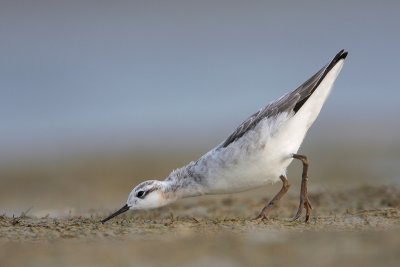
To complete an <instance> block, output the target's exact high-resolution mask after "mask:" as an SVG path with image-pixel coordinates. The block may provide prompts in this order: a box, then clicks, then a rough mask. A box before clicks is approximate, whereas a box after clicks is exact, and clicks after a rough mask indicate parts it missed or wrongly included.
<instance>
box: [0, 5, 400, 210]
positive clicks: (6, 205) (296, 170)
mask: <svg viewBox="0 0 400 267" xmlns="http://www.w3.org/2000/svg"><path fill="white" fill-rule="evenodd" d="M399 11H400V3H399V2H398V1H389V0H387V1H383V2H377V1H366V0H364V1H329V2H326V1H324V2H321V1H301V2H299V1H286V0H284V1H274V2H272V1H225V0H213V1H151V0H146V1H140V0H135V1H112V2H111V1H90V0H87V1H74V0H71V1H40V0H37V1H27V0H25V1H18V0H13V1H11V0H10V1H9V0H1V1H0V40H1V41H0V203H1V204H0V213H6V214H9V215H11V214H18V213H20V212H22V211H25V210H27V209H29V208H32V209H31V214H36V215H43V214H50V215H63V214H71V210H72V211H74V210H88V209H100V208H107V209H112V208H115V207H119V206H120V204H121V203H123V202H125V199H126V196H127V194H128V192H129V191H130V190H131V188H132V187H133V186H134V185H135V183H137V182H139V181H142V180H145V179H147V178H157V177H159V178H161V179H162V178H163V177H165V176H166V175H168V173H169V172H170V171H171V170H172V169H174V168H177V167H180V166H182V165H184V164H186V163H188V162H189V161H191V160H195V159H197V158H198V157H199V156H201V155H202V154H203V153H205V152H207V151H208V150H209V149H211V148H212V147H213V146H215V145H217V144H218V143H219V142H221V141H223V140H224V138H226V137H227V136H228V135H229V134H230V133H231V132H232V131H233V130H234V129H235V127H236V126H238V125H239V124H240V123H241V122H242V121H243V120H244V119H246V118H247V117H248V116H249V115H251V114H252V113H253V112H255V111H256V110H258V109H259V108H260V107H262V106H264V105H266V104H267V103H269V102H270V101H272V100H274V99H276V98H278V97H280V96H281V95H283V94H284V93H286V92H288V91H289V90H292V89H294V88H296V87H297V86H298V85H300V84H301V83H302V82H303V81H305V80H306V79H307V78H309V77H310V76H311V75H312V74H314V73H315V72H316V71H317V70H319V69H320V68H321V67H322V66H323V65H325V64H326V63H328V62H329V61H330V60H331V59H332V57H333V56H334V55H335V54H336V53H337V52H338V51H339V50H340V49H346V50H348V51H349V57H348V59H347V62H346V64H345V67H344V68H343V71H342V73H341V75H340V76H339V78H338V80H337V82H336V84H335V88H334V90H333V91H332V94H331V96H330V98H329V99H328V101H327V103H326V105H325V106H324V108H323V110H322V112H321V114H320V116H319V118H318V120H317V121H316V123H315V124H314V126H313V127H312V128H311V130H310V132H309V135H308V136H307V138H306V140H305V142H304V144H303V146H302V148H301V150H300V151H301V153H303V154H307V155H308V156H309V158H310V161H311V167H310V168H311V169H310V176H311V178H310V188H311V189H310V190H314V191H318V190H328V189H329V190H341V189H344V188H349V187H359V186H361V185H365V184H369V185H381V184H386V185H392V184H394V185H399V182H400V177H399V173H400V164H399V163H400V129H399V128H400V124H399V114H400V106H399V97H400V90H399V85H398V80H397V76H398V72H399V69H400V52H399V47H400V35H399V34H398V33H399V26H400V19H399V16H398V14H399ZM293 165H294V166H292V167H291V168H290V170H289V176H290V180H292V181H293V183H294V184H295V186H297V187H298V184H299V182H300V178H299V176H300V165H296V164H293ZM278 188H279V185H275V186H274V187H273V188H272V189H270V190H272V191H276V190H277V189H278ZM272 191H271V192H272ZM293 191H296V192H297V190H293ZM264 195H265V193H264Z"/></svg>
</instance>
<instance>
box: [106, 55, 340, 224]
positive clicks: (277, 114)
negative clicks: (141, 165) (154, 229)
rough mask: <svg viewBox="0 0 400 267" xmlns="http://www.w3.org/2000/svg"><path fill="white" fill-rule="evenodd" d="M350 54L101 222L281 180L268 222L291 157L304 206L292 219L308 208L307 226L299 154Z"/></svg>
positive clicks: (143, 186) (142, 188)
mask: <svg viewBox="0 0 400 267" xmlns="http://www.w3.org/2000/svg"><path fill="white" fill-rule="evenodd" d="M346 56H347V52H345V51H344V50H342V51H340V52H339V53H338V54H337V55H336V56H335V57H334V58H333V60H332V61H331V62H330V63H329V64H327V65H326V66H324V67H323V68H322V69H321V70H320V71H318V72H317V73H316V74H314V75H313V76H312V77H311V78H310V79H308V80H307V81H306V82H304V83H303V84H302V85H301V86H300V87H298V88H297V89H296V90H294V91H293V92H290V93H288V94H286V95H284V96H282V97H281V98H279V99H278V100H276V101H274V102H272V103H270V104H268V105H267V106H265V107H264V108H262V109H260V110H259V111H258V112H256V113H254V114H253V115H252V116H250V117H249V118H248V119H247V120H246V121H244V122H243V123H242V124H241V125H240V126H239V127H238V128H237V129H236V130H235V131H234V132H233V133H232V134H231V135H230V136H229V137H228V138H227V139H226V140H225V141H223V142H222V143H221V144H219V145H218V146H217V147H215V148H213V149H212V150H210V151H209V152H207V153H206V154H204V155H203V156H202V157H200V158H199V159H198V160H197V161H192V162H190V163H189V164H187V165H186V166H184V167H182V168H179V169H177V170H174V171H172V172H171V173H170V174H169V175H168V177H167V178H166V179H165V180H163V181H158V180H149V181H145V182H142V183H140V184H139V185H137V186H136V187H135V188H134V189H133V190H132V192H131V193H130V194H129V197H128V200H127V202H126V205H124V206H123V207H122V208H121V209H119V210H118V211H116V212H115V213H113V214H111V215H110V216H109V217H107V218H105V219H104V220H102V221H101V222H102V223H104V222H106V221H108V220H110V219H111V218H113V217H115V216H117V215H119V214H121V213H123V212H126V211H128V210H143V209H151V208H157V207H161V206H165V205H167V204H170V203H172V202H174V201H176V200H178V199H180V198H186V197H194V196H200V195H209V194H223V193H234V192H240V191H245V190H249V189H254V188H258V187H260V186H264V185H267V184H269V183H274V182H277V181H279V180H281V181H282V182H283V186H282V188H281V190H280V191H279V192H278V193H277V194H276V195H275V196H274V197H273V198H272V200H271V201H270V202H269V203H267V204H266V205H265V207H264V208H263V209H262V210H261V212H260V214H259V215H258V217H257V218H258V219H267V216H268V213H269V211H270V210H271V208H272V207H273V206H274V205H275V204H276V203H277V202H278V201H279V199H280V198H282V196H283V195H284V194H285V193H286V192H287V191H288V189H289V182H288V179H287V177H286V168H287V167H288V166H289V164H290V163H291V162H292V160H293V159H297V160H300V161H301V162H302V163H303V173H302V181H301V191H300V204H299V207H298V209H297V212H296V215H295V216H294V218H293V219H294V220H297V219H298V218H299V217H300V216H301V214H302V211H303V209H305V210H306V217H305V221H306V222H307V221H308V220H309V218H310V214H311V204H310V200H309V199H308V195H307V179H308V178H307V170H308V160H307V157H306V156H304V155H299V154H297V151H298V149H299V147H300V145H301V143H302V142H303V139H304V137H305V135H306V133H307V131H308V129H309V128H310V126H311V125H312V123H313V122H314V121H315V119H316V118H317V116H318V114H319V112H320V110H321V108H322V105H323V104H324V102H325V100H326V99H327V97H328V95H329V92H330V91H331V88H332V86H333V83H334V82H335V80H336V77H337V76H338V74H339V72H340V70H341V69H342V66H343V64H344V60H345V58H346Z"/></svg>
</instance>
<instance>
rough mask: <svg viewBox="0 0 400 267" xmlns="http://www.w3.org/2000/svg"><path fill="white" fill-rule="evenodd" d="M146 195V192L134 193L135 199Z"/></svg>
mask: <svg viewBox="0 0 400 267" xmlns="http://www.w3.org/2000/svg"><path fill="white" fill-rule="evenodd" d="M145 195H146V192H145V191H143V190H140V191H139V192H137V193H136V197H138V198H144V197H145Z"/></svg>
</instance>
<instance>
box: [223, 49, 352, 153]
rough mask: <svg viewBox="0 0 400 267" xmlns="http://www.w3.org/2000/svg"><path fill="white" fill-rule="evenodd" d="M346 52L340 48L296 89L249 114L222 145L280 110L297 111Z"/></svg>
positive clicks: (225, 145)
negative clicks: (326, 63)
mask: <svg viewBox="0 0 400 267" xmlns="http://www.w3.org/2000/svg"><path fill="white" fill-rule="evenodd" d="M346 56H347V52H345V51H344V50H341V51H340V52H339V53H338V54H337V55H336V56H335V57H334V59H333V60H332V61H331V62H330V63H329V64H328V65H326V66H324V67H323V68H322V69H321V70H319V71H318V72H317V73H316V74H314V75H313V76H312V77H311V78H310V79H308V80H307V81H306V82H304V83H303V84H302V85H300V86H299V87H298V88H297V89H296V90H294V91H292V92H290V93H288V94H286V95H284V96H283V97H281V98H279V99H278V100H276V101H275V102H272V103H270V104H268V105H267V106H266V107H264V108H262V109H261V110H259V111H258V112H256V113H254V114H253V115H252V116H250V117H249V118H248V119H247V120H246V121H244V122H243V123H242V124H241V125H240V126H239V127H238V128H237V129H236V130H235V131H234V132H233V133H232V134H231V135H230V136H229V137H228V138H227V139H226V140H225V142H223V143H222V144H221V146H222V147H227V146H229V145H230V144H231V143H233V142H235V141H236V140H238V139H239V138H240V137H242V136H243V135H244V134H245V133H246V132H248V131H249V130H251V129H253V128H254V127H255V126H256V125H257V124H258V123H259V122H260V121H262V120H263V119H265V118H269V117H273V116H276V115H278V114H280V113H282V112H291V111H293V112H295V113H296V112H297V111H298V110H299V109H300V108H301V107H302V106H303V104H304V103H305V102H306V101H307V99H308V98H309V97H310V96H311V95H312V93H313V92H314V91H315V90H316V89H317V88H318V86H319V84H320V83H321V81H322V80H323V79H324V78H325V76H326V75H327V74H328V73H329V71H330V70H331V69H332V68H333V67H334V66H335V65H336V63H337V62H339V60H341V59H345V58H346Z"/></svg>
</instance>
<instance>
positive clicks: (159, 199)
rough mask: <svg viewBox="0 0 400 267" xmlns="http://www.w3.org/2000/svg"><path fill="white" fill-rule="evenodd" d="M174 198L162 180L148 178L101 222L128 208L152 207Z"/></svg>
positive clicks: (163, 204)
mask: <svg viewBox="0 0 400 267" xmlns="http://www.w3.org/2000/svg"><path fill="white" fill-rule="evenodd" d="M175 200H176V196H175V194H173V193H172V192H170V190H168V187H167V186H166V185H165V182H164V181H157V180H149V181H145V182H143V183H140V184H139V185H137V186H136V187H135V188H133V190H132V192H131V193H130V194H129V197H128V200H127V202H126V205H125V206H123V207H122V208H121V209H119V210H118V211H116V212H114V213H113V214H111V215H110V216H108V217H107V218H105V219H104V220H102V221H101V222H102V223H105V222H106V221H108V220H110V219H112V218H114V217H115V216H117V215H119V214H122V213H124V212H126V211H128V210H145V209H154V208H158V207H162V206H165V205H168V204H170V203H171V202H174V201H175Z"/></svg>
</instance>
